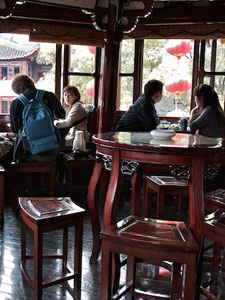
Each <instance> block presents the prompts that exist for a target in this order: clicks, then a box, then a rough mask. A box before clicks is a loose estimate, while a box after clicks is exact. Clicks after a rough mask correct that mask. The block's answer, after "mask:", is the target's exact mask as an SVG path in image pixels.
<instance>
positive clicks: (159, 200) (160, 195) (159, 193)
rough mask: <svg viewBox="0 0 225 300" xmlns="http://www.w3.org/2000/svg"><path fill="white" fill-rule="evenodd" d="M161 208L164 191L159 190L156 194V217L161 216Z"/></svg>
mask: <svg viewBox="0 0 225 300" xmlns="http://www.w3.org/2000/svg"><path fill="white" fill-rule="evenodd" d="M163 208H164V193H163V192H162V191H159V192H158V195H157V212H156V217H157V219H162V218H163Z"/></svg>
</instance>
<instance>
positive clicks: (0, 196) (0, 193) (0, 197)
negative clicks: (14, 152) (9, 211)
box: [0, 166, 5, 229]
mask: <svg viewBox="0 0 225 300" xmlns="http://www.w3.org/2000/svg"><path fill="white" fill-rule="evenodd" d="M4 179H5V169H4V168H3V167H2V166H0V218H1V219H0V222H1V223H0V224H1V229H2V228H3V227H4V201H5V198H4V181H5V180H4Z"/></svg>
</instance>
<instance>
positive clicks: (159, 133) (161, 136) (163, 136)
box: [150, 129, 176, 140]
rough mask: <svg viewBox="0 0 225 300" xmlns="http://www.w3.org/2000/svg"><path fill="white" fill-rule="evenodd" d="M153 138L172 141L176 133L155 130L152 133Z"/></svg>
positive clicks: (169, 130) (170, 130)
mask: <svg viewBox="0 0 225 300" xmlns="http://www.w3.org/2000/svg"><path fill="white" fill-rule="evenodd" d="M150 134H151V136H152V137H153V138H154V139H157V140H165V139H170V138H171V137H173V136H174V135H176V132H175V131H174V130H172V129H168V130H166V129H154V130H152V131H151V132H150Z"/></svg>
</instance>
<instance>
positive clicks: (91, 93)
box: [86, 79, 95, 98]
mask: <svg viewBox="0 0 225 300" xmlns="http://www.w3.org/2000/svg"><path fill="white" fill-rule="evenodd" d="M86 90H87V93H88V95H89V96H90V97H91V98H93V97H94V94H95V80H94V79H92V80H90V81H89V82H88V83H87V85H86Z"/></svg>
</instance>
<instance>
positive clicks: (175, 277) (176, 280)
mask: <svg viewBox="0 0 225 300" xmlns="http://www.w3.org/2000/svg"><path fill="white" fill-rule="evenodd" d="M180 268H181V265H180V264H178V263H173V269H172V273H171V294H172V295H173V297H174V295H177V296H178V295H179V291H180ZM178 299H179V298H178Z"/></svg>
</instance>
